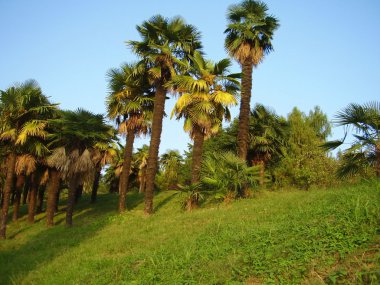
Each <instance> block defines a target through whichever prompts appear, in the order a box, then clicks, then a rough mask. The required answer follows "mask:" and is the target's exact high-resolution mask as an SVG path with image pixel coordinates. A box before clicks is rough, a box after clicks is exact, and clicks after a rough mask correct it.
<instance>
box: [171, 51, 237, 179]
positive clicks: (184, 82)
mask: <svg viewBox="0 0 380 285" xmlns="http://www.w3.org/2000/svg"><path fill="white" fill-rule="evenodd" d="M191 58H192V65H193V68H192V74H189V75H180V76H176V77H175V78H173V80H172V85H173V86H175V87H176V88H177V90H178V91H179V92H181V93H183V94H182V95H181V97H180V98H179V99H178V101H177V102H176V104H175V106H174V109H173V111H172V116H173V115H174V114H175V115H176V118H177V119H181V118H182V117H183V118H184V119H185V123H184V130H185V131H186V132H189V133H190V137H191V138H192V139H193V141H194V146H193V155H192V179H191V183H193V184H195V183H198V182H199V181H200V170H201V164H202V148H203V142H204V140H205V139H207V138H209V137H210V136H211V135H213V134H216V133H217V132H218V131H219V128H220V127H221V125H222V121H223V118H225V119H227V120H230V112H229V109H228V107H229V106H232V105H236V104H237V101H236V96H237V92H238V90H239V86H240V85H239V82H238V79H237V78H239V76H240V74H227V73H228V67H229V66H230V65H231V62H230V60H229V59H223V60H221V61H219V62H217V63H216V64H214V63H212V62H211V61H206V60H205V59H204V58H203V57H202V55H201V54H200V53H199V52H196V53H195V54H194V56H193V57H191Z"/></svg>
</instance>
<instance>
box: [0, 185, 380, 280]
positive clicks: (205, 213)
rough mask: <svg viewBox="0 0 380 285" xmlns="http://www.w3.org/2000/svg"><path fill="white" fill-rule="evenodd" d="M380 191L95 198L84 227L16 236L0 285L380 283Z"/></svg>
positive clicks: (4, 244) (5, 255)
mask: <svg viewBox="0 0 380 285" xmlns="http://www.w3.org/2000/svg"><path fill="white" fill-rule="evenodd" d="M379 201H380V183H379V182H367V183H363V184H360V185H357V186H351V187H345V188H341V189H329V190H313V191H309V192H303V191H282V192H260V193H258V194H257V195H256V197H254V198H252V199H246V200H240V201H236V202H233V203H231V204H228V205H225V204H223V205H219V206H215V205H214V206H212V205H209V206H207V208H202V209H198V210H196V211H193V212H192V213H186V212H182V211H181V210H180V197H179V196H178V195H176V194H175V192H162V193H160V194H158V195H157V196H156V198H155V205H156V213H155V215H154V216H152V217H145V216H144V214H143V211H142V209H143V197H142V196H141V195H138V194H133V193H131V194H129V196H128V203H129V205H128V206H129V209H130V211H129V212H127V213H125V214H123V215H118V214H117V213H116V211H115V208H116V205H117V196H116V195H109V194H106V195H101V196H100V197H99V200H98V203H97V204H96V205H89V203H88V199H87V197H83V199H82V201H81V202H80V203H79V205H78V206H77V208H76V215H75V217H74V227H73V228H69V229H67V228H65V227H64V225H63V220H64V213H63V212H62V213H59V214H58V215H57V217H56V220H58V221H59V224H58V225H57V226H55V227H54V228H49V229H48V228H46V227H45V220H44V215H43V214H41V215H39V216H37V220H39V221H38V222H37V223H36V224H34V225H28V224H27V223H26V222H25V220H24V219H21V220H20V221H19V222H17V223H11V224H10V225H9V227H8V236H9V239H8V240H5V241H0V284H379V282H380V281H379V280H380V265H379V263H380V248H379V247H380V246H379V242H380V238H379V233H380V205H379Z"/></svg>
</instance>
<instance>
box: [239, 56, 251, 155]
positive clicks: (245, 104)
mask: <svg viewBox="0 0 380 285" xmlns="http://www.w3.org/2000/svg"><path fill="white" fill-rule="evenodd" d="M252 70H253V64H252V62H251V61H249V60H248V61H246V62H245V63H243V64H242V80H241V85H242V87H241V100H240V113H239V129H238V136H237V146H238V156H239V157H240V158H241V159H244V160H246V159H247V150H248V135H249V113H250V108H251V106H250V105H251V89H252Z"/></svg>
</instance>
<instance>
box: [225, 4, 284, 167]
mask: <svg viewBox="0 0 380 285" xmlns="http://www.w3.org/2000/svg"><path fill="white" fill-rule="evenodd" d="M267 12H268V7H267V5H266V4H265V3H263V2H260V1H254V0H244V1H242V2H241V3H240V4H237V5H232V6H230V7H229V9H228V14H227V18H228V21H229V24H228V27H227V29H226V30H225V33H226V34H227V36H226V40H225V48H226V50H227V51H228V53H229V54H230V56H231V57H233V58H234V59H236V61H237V62H238V63H239V64H240V65H241V68H242V82H241V85H242V90H241V102H240V113H239V131H238V138H237V141H238V155H239V157H241V158H242V159H246V157H247V150H248V139H249V138H248V132H249V112H250V101H251V89H252V70H253V67H254V66H255V67H256V66H257V65H258V64H259V63H260V62H261V61H262V60H263V58H264V56H265V55H266V54H268V53H269V52H271V51H272V50H273V46H272V37H273V33H274V31H275V30H276V29H277V28H278V26H279V23H278V20H277V19H276V18H275V17H273V16H269V15H268V13H267Z"/></svg>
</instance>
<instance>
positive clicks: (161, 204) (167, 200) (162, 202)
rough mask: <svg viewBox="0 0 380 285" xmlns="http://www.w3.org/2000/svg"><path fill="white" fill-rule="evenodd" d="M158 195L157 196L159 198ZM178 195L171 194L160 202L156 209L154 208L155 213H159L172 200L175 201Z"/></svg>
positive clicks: (176, 193)
mask: <svg viewBox="0 0 380 285" xmlns="http://www.w3.org/2000/svg"><path fill="white" fill-rule="evenodd" d="M158 195H159V194H158ZM158 195H156V196H158ZM177 195H178V192H174V193H171V194H170V196H168V197H166V198H164V199H163V200H162V201H160V202H159V203H158V204H157V206H156V207H154V212H157V211H158V210H160V209H161V208H162V207H163V206H165V205H166V204H168V203H169V202H170V201H171V200H173V198H174V197H175V196H177Z"/></svg>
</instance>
